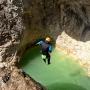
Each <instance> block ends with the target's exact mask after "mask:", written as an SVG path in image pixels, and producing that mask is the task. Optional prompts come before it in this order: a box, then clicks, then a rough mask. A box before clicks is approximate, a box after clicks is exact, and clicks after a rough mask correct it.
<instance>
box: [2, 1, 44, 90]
mask: <svg viewBox="0 0 90 90" xmlns="http://www.w3.org/2000/svg"><path fill="white" fill-rule="evenodd" d="M22 12H23V8H22V1H21V0H0V90H44V89H43V87H41V85H40V84H39V83H36V82H35V81H34V80H33V79H32V78H31V77H29V76H28V75H26V74H25V73H24V72H23V71H22V70H20V69H18V68H17V67H16V63H17V62H18V60H19V55H18V54H17V51H18V49H19V46H20V42H21V39H22V37H23V31H24V27H23V24H22Z"/></svg>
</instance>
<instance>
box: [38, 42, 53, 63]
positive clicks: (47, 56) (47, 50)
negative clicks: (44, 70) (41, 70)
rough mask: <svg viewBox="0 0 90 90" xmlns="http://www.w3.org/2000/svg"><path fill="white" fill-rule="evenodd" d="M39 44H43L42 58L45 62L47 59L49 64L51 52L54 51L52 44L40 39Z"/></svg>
mask: <svg viewBox="0 0 90 90" xmlns="http://www.w3.org/2000/svg"><path fill="white" fill-rule="evenodd" d="M37 44H39V45H40V46H41V53H42V59H43V60H44V62H46V59H47V62H48V64H50V53H51V52H52V46H51V44H50V43H48V42H45V41H40V42H38V43H37Z"/></svg>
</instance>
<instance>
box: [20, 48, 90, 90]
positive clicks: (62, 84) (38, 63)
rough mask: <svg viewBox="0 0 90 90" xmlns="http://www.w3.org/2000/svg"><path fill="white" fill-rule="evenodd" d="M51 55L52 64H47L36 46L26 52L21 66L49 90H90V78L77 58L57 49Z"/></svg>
mask: <svg viewBox="0 0 90 90" xmlns="http://www.w3.org/2000/svg"><path fill="white" fill-rule="evenodd" d="M51 56H52V57H51V64H50V65H47V64H45V63H44V62H43V60H42V59H41V54H40V50H39V48H37V47H35V48H32V49H30V50H28V51H27V52H26V53H25V55H24V56H23V58H22V60H21V62H20V66H21V67H22V69H23V70H24V71H25V72H26V73H28V74H29V75H30V76H31V77H32V78H34V79H35V80H36V81H38V82H39V83H41V84H42V85H44V86H45V87H46V88H47V90H90V78H89V77H87V76H86V72H85V70H84V69H83V68H82V67H80V65H79V64H78V63H77V62H76V61H75V60H73V59H72V58H70V57H69V56H66V55H64V54H63V53H61V52H59V51H57V50H53V52H52V54H51Z"/></svg>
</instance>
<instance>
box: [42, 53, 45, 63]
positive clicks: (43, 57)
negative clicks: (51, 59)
mask: <svg viewBox="0 0 90 90" xmlns="http://www.w3.org/2000/svg"><path fill="white" fill-rule="evenodd" d="M42 59H43V61H44V62H45V63H46V55H43V54H42Z"/></svg>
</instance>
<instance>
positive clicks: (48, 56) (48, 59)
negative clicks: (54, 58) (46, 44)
mask: <svg viewBox="0 0 90 90" xmlns="http://www.w3.org/2000/svg"><path fill="white" fill-rule="evenodd" d="M46 58H47V61H48V64H51V62H50V54H49V53H48V54H47V56H46Z"/></svg>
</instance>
